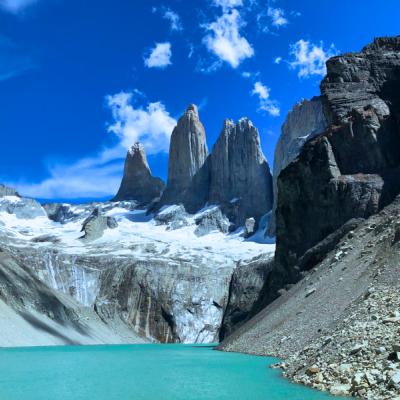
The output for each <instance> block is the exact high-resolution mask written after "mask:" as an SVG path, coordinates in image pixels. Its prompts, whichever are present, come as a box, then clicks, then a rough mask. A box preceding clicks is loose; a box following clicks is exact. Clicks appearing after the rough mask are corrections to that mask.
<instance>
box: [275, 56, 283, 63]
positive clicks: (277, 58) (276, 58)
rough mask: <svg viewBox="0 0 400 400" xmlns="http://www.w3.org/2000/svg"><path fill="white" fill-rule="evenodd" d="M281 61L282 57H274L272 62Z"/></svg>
mask: <svg viewBox="0 0 400 400" xmlns="http://www.w3.org/2000/svg"><path fill="white" fill-rule="evenodd" d="M281 62H282V57H275V59H274V63H275V64H280V63H281Z"/></svg>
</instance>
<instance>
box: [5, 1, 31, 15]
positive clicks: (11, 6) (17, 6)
mask: <svg viewBox="0 0 400 400" xmlns="http://www.w3.org/2000/svg"><path fill="white" fill-rule="evenodd" d="M36 1H37V0H0V8H2V9H3V10H5V11H8V12H11V13H14V14H16V13H18V12H20V11H22V10H23V9H24V8H26V7H27V6H30V5H31V4H33V3H36Z"/></svg>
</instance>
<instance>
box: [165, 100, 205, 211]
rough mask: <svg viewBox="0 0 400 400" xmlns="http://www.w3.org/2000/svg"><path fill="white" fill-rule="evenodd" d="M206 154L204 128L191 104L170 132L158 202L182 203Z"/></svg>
mask: <svg viewBox="0 0 400 400" xmlns="http://www.w3.org/2000/svg"><path fill="white" fill-rule="evenodd" d="M207 156H208V148H207V142H206V135H205V131H204V127H203V124H202V123H201V122H200V119H199V112H198V109H197V107H196V106H195V105H194V104H191V105H189V107H188V108H187V110H186V111H185V113H184V114H183V116H182V117H181V118H180V119H179V121H178V124H177V126H176V127H175V129H174V131H173V132H172V136H171V143H170V148H169V164H168V183H167V187H166V189H165V191H164V194H163V196H162V199H161V203H163V204H172V203H179V202H184V203H185V199H186V198H187V197H188V196H189V197H191V194H190V193H188V190H189V188H191V187H192V188H193V180H194V178H195V176H196V175H197V174H198V173H199V171H200V170H201V169H202V167H203V166H204V164H205V162H206V159H207ZM199 196H200V194H199ZM200 197H202V196H200Z"/></svg>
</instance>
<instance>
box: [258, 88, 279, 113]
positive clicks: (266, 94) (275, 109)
mask: <svg viewBox="0 0 400 400" xmlns="http://www.w3.org/2000/svg"><path fill="white" fill-rule="evenodd" d="M251 94H252V95H256V96H258V99H259V101H260V107H259V110H260V111H266V112H267V113H268V114H270V115H272V116H273V117H278V116H279V114H280V108H279V106H278V104H277V102H276V101H275V100H271V98H270V89H269V87H267V86H265V85H264V84H263V83H262V82H260V81H257V82H255V83H254V87H253V90H252V92H251Z"/></svg>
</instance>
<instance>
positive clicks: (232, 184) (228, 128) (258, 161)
mask: <svg viewBox="0 0 400 400" xmlns="http://www.w3.org/2000/svg"><path fill="white" fill-rule="evenodd" d="M210 164H211V167H210V176H211V182H210V191H209V199H208V201H209V202H210V203H217V204H222V205H223V206H225V208H228V209H231V215H230V217H231V218H232V219H233V220H234V221H235V222H236V223H237V224H243V223H244V221H245V219H246V218H248V217H254V218H255V219H258V218H260V217H261V216H262V215H263V214H265V213H267V212H268V211H270V210H271V208H272V201H273V195H272V176H271V171H270V168H269V165H268V163H267V161H266V159H265V157H264V154H263V153H262V150H261V145H260V135H259V133H258V130H257V128H256V127H255V126H254V125H253V124H252V122H251V121H250V120H249V119H247V118H242V119H241V120H240V121H239V122H238V123H237V124H235V123H234V122H233V121H231V120H226V121H225V122H224V126H223V129H222V132H221V134H220V136H219V138H218V140H217V142H216V143H215V145H214V147H213V150H212V153H211V162H210ZM228 213H229V211H228Z"/></svg>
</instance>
